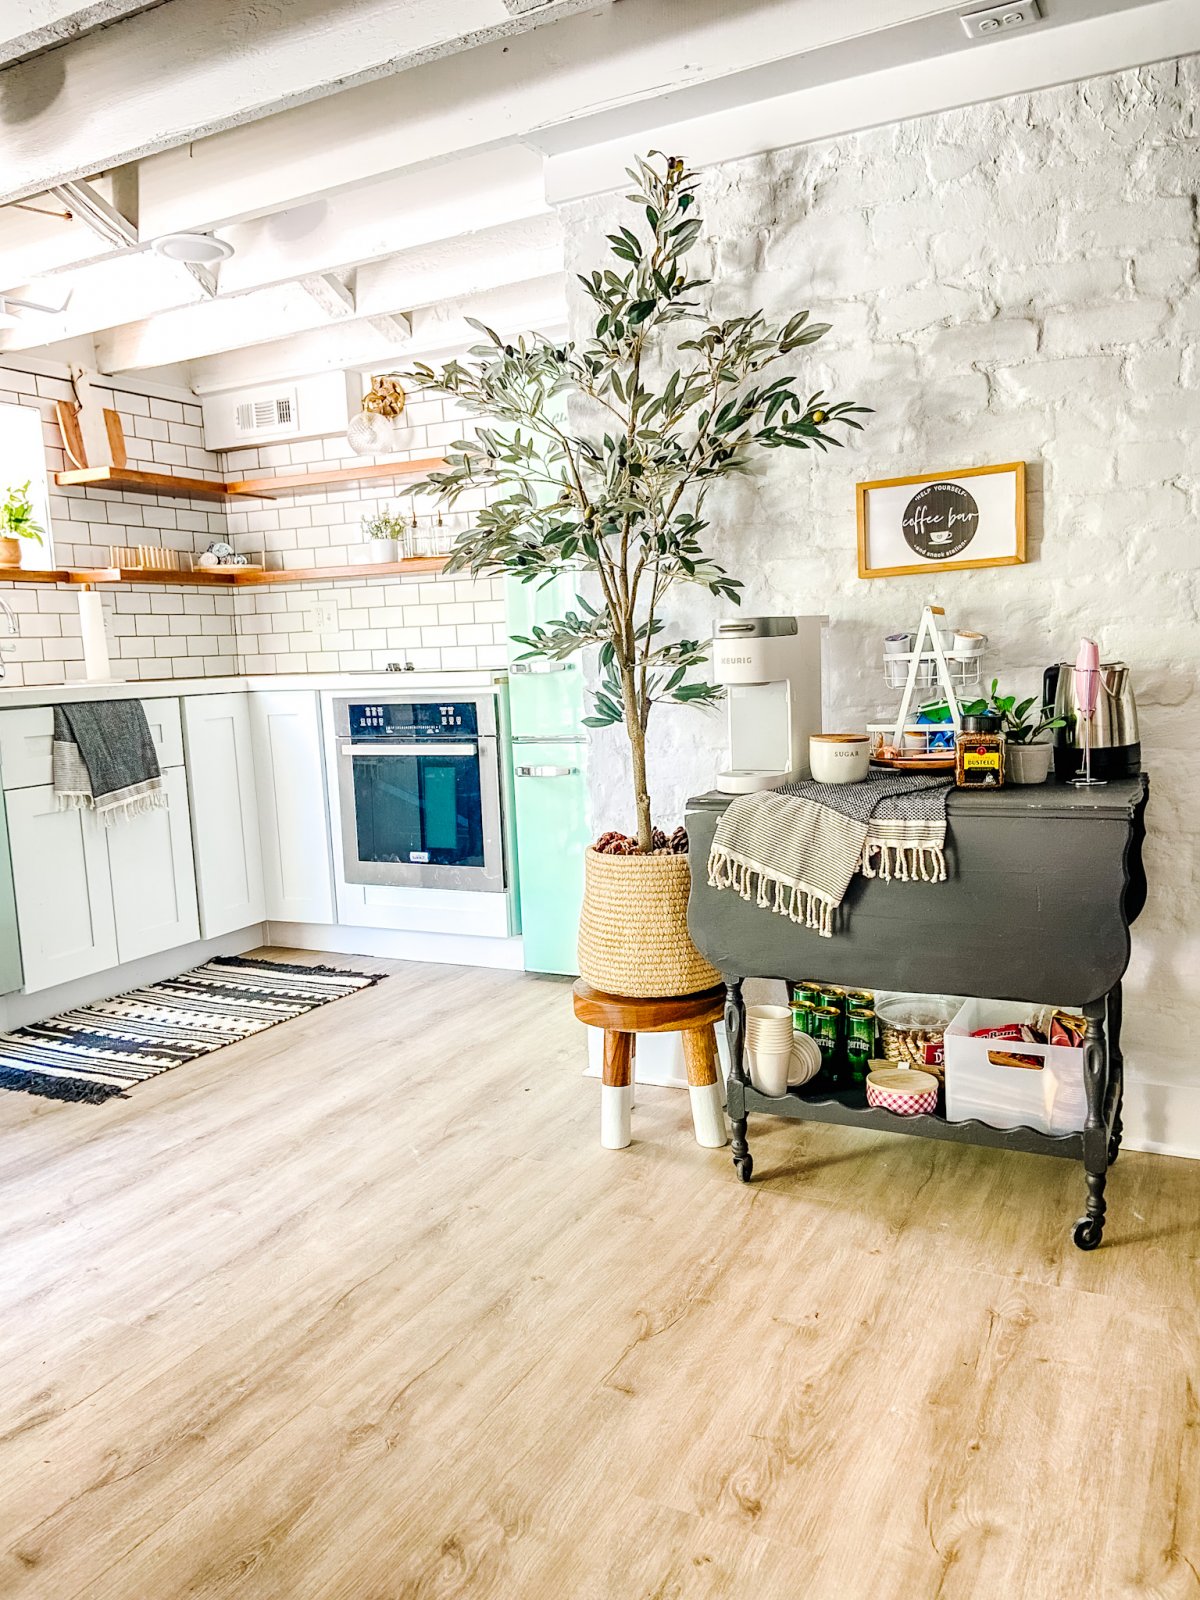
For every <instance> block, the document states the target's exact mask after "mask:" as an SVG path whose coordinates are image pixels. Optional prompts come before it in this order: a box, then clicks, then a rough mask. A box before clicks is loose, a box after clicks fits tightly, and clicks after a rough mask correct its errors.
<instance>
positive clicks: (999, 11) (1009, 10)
mask: <svg viewBox="0 0 1200 1600" xmlns="http://www.w3.org/2000/svg"><path fill="white" fill-rule="evenodd" d="M958 20H959V21H960V22H961V23H962V25H963V31H964V32H965V33H966V35H967V38H968V39H999V38H1000V36H1001V35H1002V34H1006V33H1015V32H1016V31H1017V29H1018V28H1027V27H1028V26H1029V24H1030V23H1031V22H1040V21H1041V20H1042V13H1041V9H1040V7H1039V6H1038V0H1012V3H1011V5H1006V6H989V7H988V8H987V10H986V11H972V12H969V13H968V14H967V15H966V16H965V17H964V16H960V17H959V19H958Z"/></svg>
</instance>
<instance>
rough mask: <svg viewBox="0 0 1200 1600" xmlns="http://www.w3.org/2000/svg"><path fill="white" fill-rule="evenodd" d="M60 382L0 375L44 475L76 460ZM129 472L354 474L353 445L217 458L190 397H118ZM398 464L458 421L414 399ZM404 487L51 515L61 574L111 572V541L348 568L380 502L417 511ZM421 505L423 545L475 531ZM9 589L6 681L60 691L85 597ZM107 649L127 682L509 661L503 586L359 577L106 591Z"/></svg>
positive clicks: (169, 501)
mask: <svg viewBox="0 0 1200 1600" xmlns="http://www.w3.org/2000/svg"><path fill="white" fill-rule="evenodd" d="M70 393H71V390H70V386H69V384H67V383H66V381H65V380H63V379H60V378H48V377H44V376H42V375H40V374H37V375H35V374H32V373H27V372H20V371H17V370H15V369H9V368H6V367H0V402H13V403H16V404H20V405H29V406H33V407H34V408H36V409H37V410H39V411H40V412H41V414H42V418H43V426H44V433H45V442H46V458H47V461H46V464H47V471H48V472H49V473H50V474H53V473H55V472H57V471H60V470H62V469H63V467H64V466H65V465H66V460H65V457H64V454H63V448H62V438H61V435H60V433H59V429H58V424H57V422H56V421H55V417H54V401H55V400H59V399H67V398H69V397H70ZM114 404H115V408H116V409H117V410H118V411H119V412H120V414H121V420H122V423H123V425H124V430H125V439H126V447H127V450H128V456H129V464H130V466H131V467H136V468H140V469H142V470H152V469H154V468H156V467H157V468H160V469H163V470H166V471H175V472H186V473H187V474H188V475H189V476H193V477H202V478H212V479H218V480H219V479H222V478H226V477H237V476H249V475H254V476H264V477H266V476H270V475H272V474H274V473H287V472H295V471H299V470H301V469H303V468H304V467H306V466H312V465H315V464H318V463H319V464H322V465H329V466H336V467H354V466H356V465H361V464H362V461H363V458H362V457H360V456H355V455H353V454H351V453H350V452H349V450H348V447H347V445H346V443H345V440H344V439H325V440H321V439H316V440H307V441H305V442H304V443H302V444H291V445H270V446H266V447H263V448H261V449H258V450H240V451H237V452H231V453H230V454H228V455H218V454H214V453H212V452H210V451H207V450H204V449H203V448H202V447H201V444H200V441H201V439H202V433H201V429H200V408H199V406H196V405H191V404H188V403H186V402H176V401H173V400H160V399H157V398H155V397H152V396H151V397H148V396H146V395H141V394H133V393H124V392H122V393H119V394H117V395H116V396H115V398H114ZM410 414H411V415H412V418H413V421H414V428H413V432H412V435H411V439H410V443H409V445H408V448H406V449H405V450H404V451H402V452H400V455H401V456H402V457H404V458H407V459H411V458H414V457H420V456H428V455H433V454H436V453H437V452H438V451H439V450H442V449H444V448H445V447H446V445H447V444H449V443H451V442H452V441H453V440H454V439H455V438H456V437H458V436H459V434H460V432H461V424H460V423H458V422H457V421H455V420H454V417H453V415H452V413H451V412H450V410H449V409H448V407H447V405H446V404H445V403H443V402H442V401H440V400H417V401H415V402H414V403H413V405H412V407H411V413H410ZM402 489H403V483H402V482H401V483H399V484H398V485H397V486H396V489H395V490H394V491H393V492H392V493H390V494H389V493H385V492H382V491H381V492H379V493H377V494H368V495H364V494H362V493H361V491H359V490H358V489H356V488H351V489H343V490H330V491H321V492H319V493H315V494H305V495H289V496H286V497H284V498H282V499H279V500H274V501H269V502H268V501H265V500H264V501H258V502H253V501H251V502H247V503H246V508H245V509H242V508H239V509H237V510H233V509H227V508H226V507H225V506H224V505H223V504H221V503H220V502H218V501H208V500H181V499H176V498H174V497H171V498H165V497H160V496H154V495H127V494H123V493H116V492H114V491H111V490H103V489H77V488H67V489H59V490H53V492H52V495H51V521H52V525H53V530H54V555H55V561H56V563H57V564H58V565H59V566H68V567H89V566H95V567H100V566H107V565H108V563H109V547H110V546H111V545H114V544H118V545H122V544H131V545H132V544H153V545H159V546H162V547H164V548H168V549H177V550H186V551H189V552H191V553H192V554H199V553H200V552H201V551H203V550H205V549H206V548H207V547H208V545H209V544H211V543H212V541H213V540H214V539H228V540H229V541H230V542H231V543H232V544H233V545H234V546H235V548H237V549H238V550H240V551H243V552H245V553H246V554H247V555H249V556H250V557H251V558H252V559H254V558H257V559H261V558H262V557H263V555H264V553H265V554H266V557H267V561H268V564H269V565H271V566H274V565H276V564H280V565H283V566H285V567H294V568H301V567H314V566H322V567H325V566H345V565H354V564H356V563H359V562H362V561H363V559H364V550H363V541H362V530H361V526H360V524H361V521H362V518H363V517H364V516H367V515H369V514H370V513H371V512H373V511H375V510H377V509H379V508H380V507H381V506H385V505H391V506H404V507H408V508H411V507H412V505H413V504H414V502H412V501H411V500H409V499H407V498H405V497H403V496H402V494H401V493H400V492H397V491H399V490H402ZM415 504H416V508H417V517H418V522H417V529H416V538H417V541H418V547H419V548H420V549H421V550H429V551H432V550H434V549H444V548H446V547H447V546H448V543H449V541H450V540H451V539H452V537H453V534H454V531H455V530H456V528H457V527H459V526H460V525H462V524H463V523H464V522H465V513H466V511H467V510H468V508H469V500H468V498H467V497H464V499H463V501H462V502H461V511H460V512H459V514H458V515H457V516H456V517H455V518H453V519H448V520H447V521H446V522H445V524H444V525H442V526H441V527H439V526H438V525H437V523H436V519H435V518H434V517H433V516H432V515H431V514H430V512H429V511H428V509H427V505H426V503H425V502H422V501H420V500H418V501H417V502H415ZM0 595H3V597H4V598H5V600H7V601H8V603H9V604H10V605H11V606H12V607H13V609H14V610H15V611H17V612H18V613H19V616H20V625H21V636H20V638H19V639H18V640H17V641H15V645H14V648H13V649H12V650H11V652H9V653H7V654H6V657H5V661H6V666H5V682H7V683H9V684H13V685H17V684H29V685H36V684H51V683H63V682H71V681H73V680H75V679H78V678H81V677H82V676H83V646H82V644H81V642H80V633H79V611H78V601H77V598H76V596H75V594H73V593H71V592H68V591H66V590H58V589H53V588H50V587H46V588H43V587H41V586H33V585H28V584H14V583H4V582H2V581H0ZM103 599H104V608H105V612H106V614H107V629H108V635H109V651H110V655H111V657H112V660H113V662H114V665H115V666H116V667H117V668H118V670H119V671H120V672H121V673H122V674H124V675H125V676H126V677H128V678H131V679H137V678H164V677H197V676H219V675H221V674H229V673H236V672H240V671H253V672H275V671H280V672H306V671H308V672H317V671H346V672H353V671H359V670H364V669H366V670H369V669H375V668H380V667H385V666H386V665H387V664H388V663H389V662H392V661H397V660H399V661H402V662H403V661H411V662H412V663H413V665H414V666H415V667H418V668H429V669H433V670H437V669H440V668H447V669H450V668H475V667H501V666H503V665H504V664H505V662H506V661H507V648H506V643H505V640H506V633H505V629H504V626H503V621H504V611H503V604H502V601H503V592H502V588H501V586H500V585H499V584H498V583H493V582H490V581H482V582H479V583H475V582H473V581H471V580H469V579H466V580H464V579H462V578H457V579H455V578H442V577H439V576H437V575H436V574H429V575H426V576H424V577H422V578H420V579H416V578H414V579H404V580H403V581H402V582H400V583H397V582H396V580H395V579H394V578H393V579H379V580H374V581H371V582H369V583H362V584H355V585H353V586H350V585H347V584H345V583H338V584H325V585H317V584H304V585H301V586H297V587H296V588H295V589H292V588H287V589H272V590H262V591H253V590H243V591H241V592H239V593H237V594H234V593H233V592H232V591H231V592H230V593H222V592H219V591H214V590H211V589H199V588H194V589H192V588H179V589H170V590H166V591H164V590H163V589H161V588H159V587H158V586H157V585H155V586H151V585H141V586H128V587H126V586H121V587H119V588H115V589H105V590H104V592H103ZM317 603H321V604H325V605H329V604H332V605H333V607H334V609H335V611H336V615H337V620H336V624H335V626H334V627H332V628H321V629H317V628H316V627H315V626H314V623H313V618H312V617H311V612H312V608H313V606H314V605H315V604H317Z"/></svg>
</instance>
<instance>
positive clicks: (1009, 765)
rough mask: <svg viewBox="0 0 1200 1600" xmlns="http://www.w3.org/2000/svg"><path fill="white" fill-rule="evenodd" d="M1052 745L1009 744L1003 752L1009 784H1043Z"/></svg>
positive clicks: (1039, 743)
mask: <svg viewBox="0 0 1200 1600" xmlns="http://www.w3.org/2000/svg"><path fill="white" fill-rule="evenodd" d="M1053 749H1054V747H1053V745H1051V744H1050V743H1049V742H1045V743H1043V742H1041V741H1039V742H1038V743H1037V744H1010V745H1006V746H1005V750H1004V770H1005V774H1006V776H1007V778H1008V781H1009V783H1022V784H1024V783H1045V781H1046V777H1047V774H1048V773H1049V771H1050V756H1051V754H1052V752H1053Z"/></svg>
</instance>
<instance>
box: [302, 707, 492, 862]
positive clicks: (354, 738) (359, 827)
mask: <svg viewBox="0 0 1200 1600" xmlns="http://www.w3.org/2000/svg"><path fill="white" fill-rule="evenodd" d="M333 714H334V732H335V734H336V737H337V768H338V793H339V796H340V798H341V812H342V857H343V863H344V867H345V877H346V882H347V883H373V884H404V885H410V886H420V887H423V888H430V889H476V890H483V891H485V892H489V893H496V894H500V893H503V891H504V887H505V883H504V833H503V820H502V815H501V786H500V755H499V750H498V748H497V742H498V740H497V722H496V701H495V697H494V696H493V695H491V694H486V693H481V694H458V693H455V694H452V695H448V696H447V697H446V698H445V699H441V700H438V699H432V698H430V696H429V694H428V692H427V691H426V692H425V693H421V692H419V691H414V692H412V693H409V694H398V693H392V694H379V695H375V696H373V697H372V698H371V699H366V698H362V697H355V698H353V699H337V700H335V701H334V702H333Z"/></svg>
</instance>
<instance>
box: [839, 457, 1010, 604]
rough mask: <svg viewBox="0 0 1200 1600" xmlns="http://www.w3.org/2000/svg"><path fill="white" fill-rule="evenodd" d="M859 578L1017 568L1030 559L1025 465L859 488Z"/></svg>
mask: <svg viewBox="0 0 1200 1600" xmlns="http://www.w3.org/2000/svg"><path fill="white" fill-rule="evenodd" d="M855 495H856V500H857V509H858V575H859V577H860V578H895V577H900V576H901V575H903V574H905V573H911V572H926V573H927V572H930V571H933V570H935V569H938V568H940V569H941V570H942V571H943V572H955V571H959V570H961V569H962V568H964V567H1013V566H1016V565H1017V564H1018V563H1019V562H1022V561H1024V559H1025V463H1024V462H1023V461H1009V462H1007V463H1006V464H1005V465H1004V466H1002V467H964V468H963V469H962V470H961V471H958V472H942V473H934V472H926V473H921V474H920V475H919V476H918V477H915V478H880V479H879V480H878V481H877V482H875V483H860V484H858V485H857V486H856V489H855Z"/></svg>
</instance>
